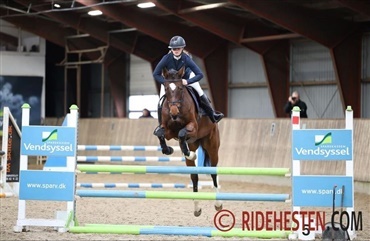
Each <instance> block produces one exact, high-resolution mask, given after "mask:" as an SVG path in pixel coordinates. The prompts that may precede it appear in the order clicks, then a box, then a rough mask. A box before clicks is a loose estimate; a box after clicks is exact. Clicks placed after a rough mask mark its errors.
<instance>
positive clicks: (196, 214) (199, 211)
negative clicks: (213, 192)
mask: <svg viewBox="0 0 370 241" xmlns="http://www.w3.org/2000/svg"><path fill="white" fill-rule="evenodd" d="M201 214H202V209H199V210H198V211H194V216H195V217H199V216H200V215H201Z"/></svg>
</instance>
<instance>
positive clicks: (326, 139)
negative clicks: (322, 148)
mask: <svg viewBox="0 0 370 241" xmlns="http://www.w3.org/2000/svg"><path fill="white" fill-rule="evenodd" d="M331 142H332V140H331V132H329V133H328V134H326V135H315V146H319V145H328V144H331Z"/></svg>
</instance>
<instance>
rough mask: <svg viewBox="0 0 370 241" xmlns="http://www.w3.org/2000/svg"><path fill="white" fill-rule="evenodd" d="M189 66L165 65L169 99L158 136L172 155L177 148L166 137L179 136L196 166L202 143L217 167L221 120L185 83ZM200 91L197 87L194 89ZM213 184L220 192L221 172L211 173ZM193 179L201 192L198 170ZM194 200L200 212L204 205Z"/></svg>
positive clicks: (208, 160)
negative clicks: (216, 120) (198, 101)
mask: <svg viewBox="0 0 370 241" xmlns="http://www.w3.org/2000/svg"><path fill="white" fill-rule="evenodd" d="M184 73H185V67H182V68H181V69H180V70H179V71H176V70H173V69H171V70H167V69H164V70H163V71H162V74H163V76H164V87H165V96H164V97H165V99H164V100H163V107H162V111H161V113H158V114H161V127H162V128H163V129H164V133H163V135H159V136H158V139H159V142H160V146H161V148H162V153H163V154H166V155H171V154H172V153H173V148H172V147H170V146H167V144H166V140H171V139H174V140H177V141H178V142H179V146H180V149H181V152H182V153H183V155H184V156H185V161H186V166H189V167H194V166H195V159H196V154H195V151H196V150H197V149H198V148H199V147H200V146H201V148H202V149H203V150H204V160H203V161H204V163H205V165H207V166H212V167H216V166H217V164H218V151H219V147H220V133H219V129H218V124H217V123H212V121H211V120H210V119H209V117H208V116H207V115H202V114H201V111H199V110H198V108H197V106H196V103H195V100H194V99H193V97H192V95H191V94H190V92H189V91H190V90H189V88H188V87H187V86H185V85H183V83H182V77H183V76H184ZM194 92H196V91H194ZM211 177H212V181H213V186H214V188H215V190H216V192H218V181H217V174H211ZM190 178H191V181H192V183H193V192H198V174H190ZM198 204H199V203H198V201H196V200H194V215H195V216H196V217H198V216H200V215H201V213H202V209H201V208H200V207H199V206H198ZM215 209H216V210H217V211H219V210H222V202H220V201H218V200H217V201H216V203H215Z"/></svg>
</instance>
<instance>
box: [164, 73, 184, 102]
mask: <svg viewBox="0 0 370 241" xmlns="http://www.w3.org/2000/svg"><path fill="white" fill-rule="evenodd" d="M178 81H182V79H175V80H165V82H171V83H173V82H178ZM171 83H170V84H171ZM182 86H183V85H182ZM167 88H170V87H169V86H166V90H165V91H166V94H165V95H166V99H167V103H168V106H169V107H170V108H171V107H172V106H174V105H176V107H177V108H178V109H180V108H181V106H182V105H181V104H182V103H183V102H184V87H179V86H176V88H179V89H180V91H181V98H180V99H179V100H175V101H169V98H168V97H167Z"/></svg>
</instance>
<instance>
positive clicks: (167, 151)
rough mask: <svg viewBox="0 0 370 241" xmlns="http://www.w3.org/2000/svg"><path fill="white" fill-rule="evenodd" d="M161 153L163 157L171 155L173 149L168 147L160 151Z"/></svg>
mask: <svg viewBox="0 0 370 241" xmlns="http://www.w3.org/2000/svg"><path fill="white" fill-rule="evenodd" d="M162 153H163V154H165V155H171V154H172V153H173V148H172V147H170V146H169V147H167V149H162Z"/></svg>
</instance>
